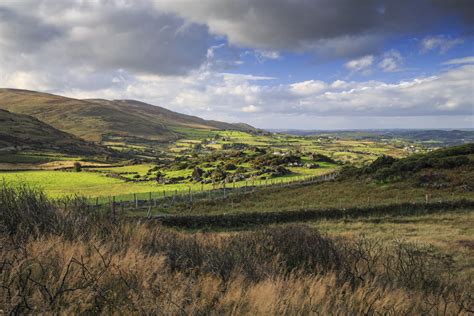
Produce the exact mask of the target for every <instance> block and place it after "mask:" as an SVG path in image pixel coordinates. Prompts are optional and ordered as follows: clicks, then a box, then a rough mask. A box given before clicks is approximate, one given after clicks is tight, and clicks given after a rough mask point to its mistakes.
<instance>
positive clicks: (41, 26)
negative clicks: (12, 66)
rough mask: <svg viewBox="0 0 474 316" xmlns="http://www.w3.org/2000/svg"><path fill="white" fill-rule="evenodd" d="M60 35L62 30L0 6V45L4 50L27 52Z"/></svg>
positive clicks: (33, 17)
mask: <svg viewBox="0 0 474 316" xmlns="http://www.w3.org/2000/svg"><path fill="white" fill-rule="evenodd" d="M61 35H63V32H62V30H60V29H58V28H56V27H54V26H52V25H48V24H46V23H44V22H43V21H41V19H38V18H37V17H35V16H27V15H22V14H19V13H17V12H15V11H13V10H10V9H8V8H5V7H2V6H1V5H0V45H2V46H4V47H5V49H11V50H15V52H16V53H23V52H29V51H32V50H34V49H37V48H38V47H40V46H41V45H44V44H45V43H47V42H49V41H50V40H52V39H54V38H56V37H59V36H61Z"/></svg>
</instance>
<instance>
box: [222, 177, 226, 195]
mask: <svg viewBox="0 0 474 316" xmlns="http://www.w3.org/2000/svg"><path fill="white" fill-rule="evenodd" d="M222 187H223V188H224V199H225V198H226V196H225V181H224V183H223V184H222Z"/></svg>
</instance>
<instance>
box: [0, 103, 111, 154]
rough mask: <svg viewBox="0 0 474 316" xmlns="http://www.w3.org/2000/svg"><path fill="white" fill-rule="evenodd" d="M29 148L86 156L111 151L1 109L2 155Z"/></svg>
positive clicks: (30, 118) (32, 118) (28, 117)
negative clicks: (5, 152)
mask: <svg viewBox="0 0 474 316" xmlns="http://www.w3.org/2000/svg"><path fill="white" fill-rule="evenodd" d="M26 148H28V149H35V150H54V151H55V152H62V153H74V154H85V155H95V154H105V153H107V152H108V151H107V150H106V149H104V148H102V147H100V146H98V145H96V144H94V143H91V142H86V141H84V140H82V139H80V138H78V137H76V136H73V135H70V134H68V133H65V132H62V131H60V130H58V129H56V128H54V127H52V126H50V125H48V124H46V123H43V122H41V121H40V120H38V119H36V118H34V117H31V116H28V115H23V114H16V113H11V112H8V111H5V110H0V152H1V151H10V150H15V149H26Z"/></svg>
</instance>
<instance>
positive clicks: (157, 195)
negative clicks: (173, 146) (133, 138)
mask: <svg viewBox="0 0 474 316" xmlns="http://www.w3.org/2000/svg"><path fill="white" fill-rule="evenodd" d="M337 175H338V172H332V173H328V174H323V175H320V176H311V177H302V178H296V179H291V180H288V179H284V178H280V179H278V178H275V179H267V180H249V181H241V182H232V183H225V182H224V183H220V184H218V185H217V184H216V185H215V186H214V188H213V189H211V190H204V189H203V186H201V190H200V191H196V190H194V191H193V190H192V189H191V187H189V188H188V190H186V191H177V190H175V191H173V192H170V191H165V190H163V191H161V192H148V193H132V194H130V195H120V196H110V197H107V198H106V199H105V200H104V198H98V197H97V198H94V199H89V203H90V205H91V206H94V207H97V208H105V207H110V210H111V212H112V213H115V212H116V211H122V212H124V211H126V210H140V209H145V210H147V211H148V215H149V214H150V212H151V209H155V208H162V209H166V208H169V207H172V206H173V205H175V204H177V203H194V202H201V201H216V200H225V199H227V198H229V197H231V196H236V195H239V196H240V195H243V194H249V193H254V192H256V191H257V190H263V189H266V188H277V187H294V186H300V185H308V184H313V183H320V182H325V181H332V180H334V179H336V177H337Z"/></svg>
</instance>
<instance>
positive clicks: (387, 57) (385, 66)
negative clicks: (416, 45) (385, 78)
mask: <svg viewBox="0 0 474 316" xmlns="http://www.w3.org/2000/svg"><path fill="white" fill-rule="evenodd" d="M402 62H403V57H402V55H401V54H400V52H399V51H397V50H390V51H388V52H386V53H385V54H384V55H383V56H382V60H381V61H380V62H379V64H378V66H379V68H380V69H382V71H384V72H394V71H397V70H399V67H400V64H401V63H402Z"/></svg>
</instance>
